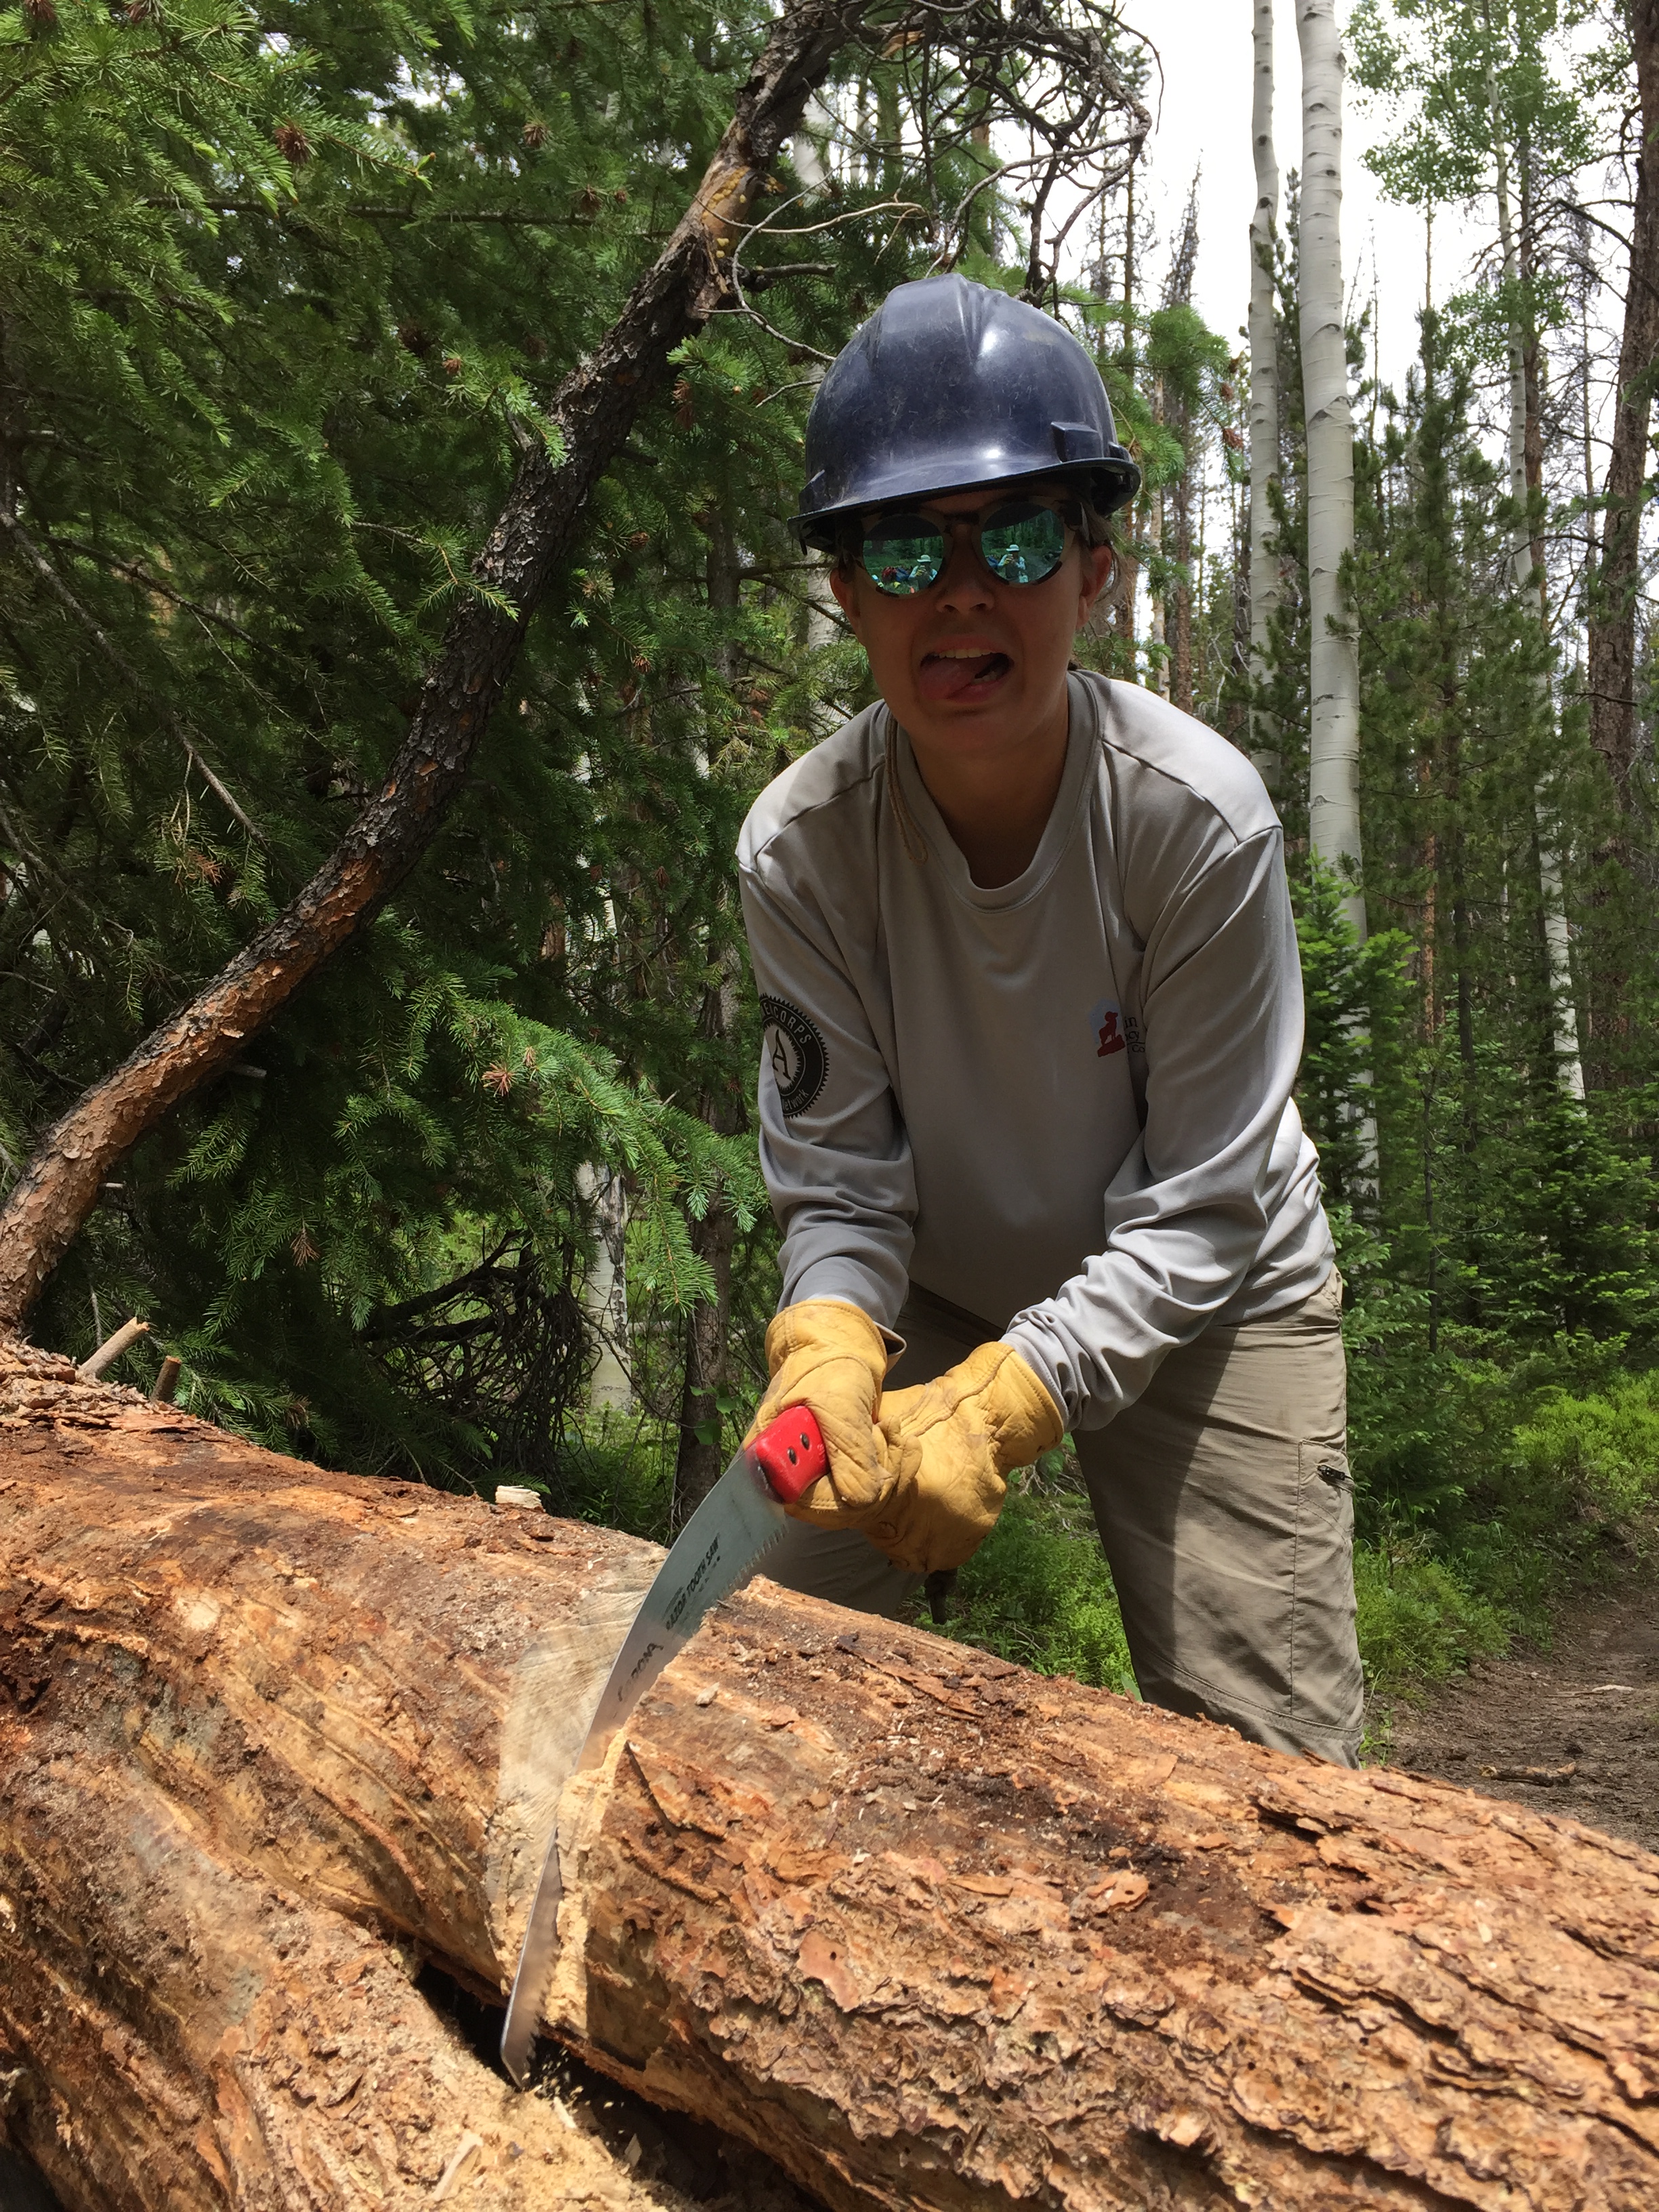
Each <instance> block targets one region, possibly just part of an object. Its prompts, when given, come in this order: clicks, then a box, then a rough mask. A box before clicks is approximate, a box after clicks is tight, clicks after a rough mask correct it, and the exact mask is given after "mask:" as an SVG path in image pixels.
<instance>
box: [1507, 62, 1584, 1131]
mask: <svg viewBox="0 0 1659 2212" xmlns="http://www.w3.org/2000/svg"><path fill="white" fill-rule="evenodd" d="M1486 98H1487V104H1488V106H1489V107H1490V109H1491V112H1492V153H1493V159H1494V161H1495V164H1496V170H1497V175H1496V179H1495V186H1496V191H1497V196H1498V245H1499V247H1500V250H1501V251H1502V253H1503V257H1504V283H1505V285H1506V286H1507V287H1509V288H1510V297H1511V298H1513V297H1514V296H1515V288H1516V286H1517V285H1518V284H1519V283H1520V279H1521V274H1522V268H1521V255H1520V249H1519V246H1518V245H1517V243H1516V234H1515V220H1514V215H1513V211H1512V209H1511V206H1510V149H1509V135H1508V121H1507V118H1506V117H1505V115H1504V107H1503V102H1502V100H1501V99H1500V98H1499V94H1498V70H1497V64H1496V62H1495V60H1494V59H1493V58H1492V55H1491V54H1490V53H1489V54H1488V56H1487V59H1486ZM1508 344H1509V363H1510V434H1509V461H1510V499H1511V501H1513V502H1514V505H1515V509H1516V519H1515V524H1514V527H1513V529H1512V531H1511V533H1510V569H1511V572H1512V574H1513V575H1514V579H1515V587H1516V591H1517V592H1519V593H1520V595H1521V599H1522V605H1524V606H1525V608H1526V610H1527V611H1528V614H1530V615H1531V616H1532V617H1533V618H1534V621H1536V623H1538V625H1539V628H1540V629H1543V628H1544V627H1545V623H1544V592H1543V583H1542V575H1541V552H1540V548H1539V547H1538V545H1537V544H1536V542H1535V541H1534V538H1533V534H1532V516H1531V497H1530V493H1531V486H1530V484H1529V483H1528V468H1527V456H1528V447H1530V446H1531V444H1532V442H1533V433H1532V427H1531V425H1532V420H1533V416H1534V408H1533V407H1532V406H1531V405H1529V404H1528V402H1529V392H1528V374H1527V356H1528V340H1527V333H1526V332H1525V331H1523V330H1522V326H1521V324H1520V322H1519V321H1518V320H1516V319H1514V318H1511V319H1510V324H1509V328H1508ZM1539 708H1540V711H1541V713H1543V714H1546V715H1547V716H1549V717H1550V718H1551V719H1552V720H1553V715H1554V703H1553V700H1552V699H1551V697H1550V690H1549V679H1548V678H1547V677H1541V678H1539ZM1533 818H1534V823H1535V825H1536V829H1537V833H1538V897H1539V905H1540V908H1541V914H1542V917H1543V928H1542V935H1543V940H1544V961H1545V969H1546V973H1547V977H1548V981H1549V994H1550V1009H1551V1012H1550V1030H1551V1038H1550V1042H1551V1046H1552V1050H1553V1057H1554V1060H1555V1076H1556V1080H1557V1082H1558V1083H1559V1085H1560V1087H1561V1089H1562V1090H1563V1091H1565V1093H1566V1094H1567V1096H1568V1097H1570V1098H1577V1099H1579V1100H1582V1099H1583V1096H1584V1070H1583V1061H1582V1060H1581V1058H1580V1055H1579V1050H1578V1012H1577V1000H1576V999H1575V996H1574V992H1573V984H1572V962H1571V952H1570V940H1569V938H1568V933H1567V917H1566V906H1565V892H1564V887H1563V884H1562V880H1561V854H1560V832H1559V824H1558V823H1557V820H1556V818H1555V810H1554V808H1553V805H1552V804H1551V802H1550V797H1549V793H1548V792H1547V789H1544V788H1542V787H1541V788H1539V789H1537V790H1535V791H1534V793H1533Z"/></svg>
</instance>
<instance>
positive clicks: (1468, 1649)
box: [1353, 1538, 1510, 1698]
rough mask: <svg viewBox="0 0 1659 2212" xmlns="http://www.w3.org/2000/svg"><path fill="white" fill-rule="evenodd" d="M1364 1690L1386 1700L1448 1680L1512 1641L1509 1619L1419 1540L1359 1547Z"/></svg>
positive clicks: (1357, 1579) (1356, 1559)
mask: <svg viewBox="0 0 1659 2212" xmlns="http://www.w3.org/2000/svg"><path fill="white" fill-rule="evenodd" d="M1353 1579H1354V1597H1355V1600H1356V1601H1357V1603H1358V1632H1359V1656H1360V1658H1361V1660H1362V1662H1364V1668H1365V1686H1366V1688H1367V1690H1368V1691H1369V1692H1370V1693H1371V1694H1372V1695H1373V1696H1376V1697H1382V1698H1389V1697H1392V1696H1398V1695H1399V1694H1401V1692H1413V1691H1416V1690H1419V1689H1421V1688H1422V1687H1423V1686H1425V1685H1427V1684H1430V1683H1434V1682H1442V1681H1444V1680H1445V1679H1446V1677H1447V1676H1448V1675H1449V1674H1456V1673H1458V1672H1459V1671H1461V1669H1462V1668H1465V1667H1467V1666H1468V1663H1469V1661H1470V1660H1471V1659H1473V1658H1476V1657H1479V1656H1483V1655H1486V1654H1490V1653H1494V1652H1500V1651H1503V1650H1505V1649H1507V1647H1508V1644H1509V1633H1510V1628H1509V1622H1508V1620H1506V1618H1505V1616H1504V1613H1502V1612H1501V1611H1500V1609H1499V1608H1498V1607H1496V1606H1495V1605H1493V1604H1492V1603H1491V1602H1490V1601H1489V1600H1487V1599H1485V1598H1483V1597H1480V1595H1477V1594H1476V1593H1475V1592H1474V1591H1473V1590H1472V1589H1469V1588H1468V1585H1467V1583H1465V1581H1464V1580H1463V1578H1462V1577H1461V1576H1460V1575H1459V1574H1458V1573H1457V1572H1456V1571H1455V1569H1454V1568H1453V1567H1452V1566H1450V1565H1448V1563H1447V1562H1446V1561H1445V1560H1444V1559H1440V1558H1437V1557H1436V1556H1435V1555H1434V1554H1433V1553H1432V1552H1431V1551H1430V1549H1429V1548H1428V1547H1427V1546H1426V1545H1425V1543H1424V1542H1423V1541H1422V1540H1421V1539H1409V1538H1408V1539H1405V1540H1403V1541H1392V1542H1388V1543H1384V1544H1382V1545H1379V1546H1372V1545H1370V1544H1358V1545H1356V1546H1355V1547H1354V1559H1353Z"/></svg>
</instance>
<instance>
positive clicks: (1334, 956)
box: [1291, 857, 1411, 1205]
mask: <svg viewBox="0 0 1659 2212" xmlns="http://www.w3.org/2000/svg"><path fill="white" fill-rule="evenodd" d="M1343 897H1344V885H1343V882H1342V878H1340V876H1339V875H1338V874H1337V873H1336V871H1335V870H1334V868H1331V867H1329V866H1327V865H1326V864H1325V863H1324V862H1323V861H1322V860H1319V859H1318V858H1317V857H1314V858H1313V859H1312V860H1310V866H1309V872H1308V874H1307V876H1306V877H1305V878H1301V879H1297V880H1293V881H1292V883H1291V905H1292V906H1293V908H1294V909H1295V913H1296V937H1297V949H1298V951H1300V953H1301V956H1302V988H1303V994H1304V1003H1305V1006H1306V1009H1307V1042H1306V1044H1305V1045H1304V1048H1303V1054H1302V1071H1301V1074H1300V1076H1299V1077H1298V1079H1297V1104H1298V1106H1299V1108H1300V1109H1301V1114H1302V1119H1303V1121H1304V1126H1305V1127H1306V1128H1307V1130H1308V1133H1309V1134H1310V1136H1311V1137H1312V1138H1313V1139H1314V1142H1315V1143H1316V1145H1317V1146H1318V1147H1319V1158H1320V1167H1321V1170H1322V1176H1323V1179H1324V1186H1325V1191H1326V1194H1327V1196H1328V1199H1329V1200H1331V1202H1332V1203H1333V1204H1335V1205H1341V1204H1342V1203H1344V1202H1345V1200H1347V1199H1349V1198H1351V1197H1352V1194H1354V1193H1355V1192H1356V1191H1357V1190H1359V1189H1361V1188H1363V1187H1364V1182H1365V1180H1366V1177H1367V1175H1368V1173H1369V1172H1370V1170H1369V1168H1368V1164H1367V1158H1366V1155H1367V1150H1368V1147H1367V1143H1366V1139H1365V1136H1364V1131H1365V1128H1366V1127H1367V1125H1368V1124H1374V1123H1375V1121H1376V1117H1377V1115H1378V1113H1379V1111H1380V1110H1383V1108H1384V1107H1386V1105H1388V1104H1389V1103H1392V1102H1393V1101H1394V1099H1395V1097H1396V1096H1397V1094H1398V1092H1399V1090H1400V1086H1401V1078H1402V1060H1403V1054H1402V1052H1401V1043H1400V1036H1401V1028H1402V1026H1403V1019H1404V1015H1405V1010H1406V1006H1407V999H1408V996H1409V992H1408V987H1407V981H1406V976H1405V969H1404V963H1405V960H1406V957H1407V954H1408V953H1409V951H1410V950H1411V940H1410V939H1409V938H1408V937H1407V935H1406V933H1405V932H1404V931H1403V930H1397V929H1385V930H1379V931H1376V932H1375V933H1373V934H1371V935H1370V936H1369V937H1367V939H1365V941H1364V944H1363V945H1362V944H1361V943H1360V942H1359V940H1358V937H1357V936H1356V935H1355V933H1354V929H1353V925H1352V922H1351V921H1349V920H1348V919H1347V916H1346V914H1345V912H1344V910H1343Z"/></svg>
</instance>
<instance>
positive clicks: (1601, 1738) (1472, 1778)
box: [1387, 1560, 1659, 1851]
mask: <svg viewBox="0 0 1659 2212" xmlns="http://www.w3.org/2000/svg"><path fill="white" fill-rule="evenodd" d="M1391 1723H1392V1739H1393V1740H1392V1742H1391V1743H1390V1745H1389V1755H1388V1759H1387V1764H1389V1765H1391V1766H1403V1767H1408V1768H1410V1769H1412V1770H1413V1771H1414V1772H1416V1773H1419V1774H1425V1775H1432V1776H1435V1777H1437V1778H1439V1779H1441V1780H1443V1781H1447V1782H1457V1783H1462V1784H1467V1785H1468V1788H1470V1789H1471V1790H1476V1791H1478V1792H1479V1793H1480V1795H1481V1796H1485V1797H1505V1798H1510V1799H1513V1800H1516V1801H1517V1802H1520V1803H1521V1804H1523V1805H1528V1806H1531V1807H1532V1808H1534V1809H1535V1810H1537V1811H1540V1812H1550V1813H1565V1814H1568V1815H1569V1816H1570V1817H1571V1819H1573V1820H1583V1822H1584V1823H1585V1824H1586V1826H1589V1827H1593V1828H1600V1829H1601V1830H1602V1831H1603V1832H1605V1833H1606V1834H1607V1835H1612V1836H1622V1837H1624V1838H1626V1839H1627V1840H1628V1841H1629V1842H1631V1843H1635V1844H1641V1845H1642V1847H1643V1848H1644V1850H1650V1851H1659V1571H1656V1566H1655V1563H1654V1562H1653V1561H1652V1560H1649V1561H1646V1562H1645V1563H1644V1565H1642V1566H1640V1567H1632V1568H1630V1569H1627V1570H1626V1571H1625V1572H1624V1573H1623V1574H1622V1575H1620V1576H1619V1577H1617V1579H1616V1580H1614V1581H1613V1582H1612V1583H1603V1585H1602V1586H1601V1589H1598V1590H1595V1591H1594V1592H1585V1593H1582V1594H1580V1595H1578V1596H1577V1597H1575V1598H1571V1599H1569V1600H1567V1601H1565V1602H1564V1603H1563V1604H1562V1605H1561V1606H1560V1607H1559V1609H1558V1611H1557V1613H1556V1617H1555V1621H1554V1624H1553V1632H1552V1634H1551V1636H1550V1638H1549V1641H1548V1644H1547V1645H1546V1646H1542V1647H1541V1646H1539V1645H1534V1644H1517V1645H1516V1648H1515V1650H1512V1651H1510V1652H1509V1653H1508V1654H1506V1655H1505V1656H1504V1657H1503V1658H1501V1659H1477V1660H1476V1661H1475V1662H1474V1663H1473V1665H1472V1666H1471V1667H1470V1668H1469V1671H1468V1674H1465V1675H1462V1676H1461V1677H1460V1678H1459V1679H1458V1680H1455V1682H1450V1683H1446V1684H1443V1685H1442V1686H1439V1687H1437V1689H1435V1690H1433V1691H1431V1692H1428V1693H1427V1695H1426V1696H1425V1699H1424V1701H1423V1702H1422V1703H1421V1704H1420V1705H1404V1704H1401V1703H1398V1702H1396V1703H1395V1705H1394V1708H1393V1711H1392V1715H1391Z"/></svg>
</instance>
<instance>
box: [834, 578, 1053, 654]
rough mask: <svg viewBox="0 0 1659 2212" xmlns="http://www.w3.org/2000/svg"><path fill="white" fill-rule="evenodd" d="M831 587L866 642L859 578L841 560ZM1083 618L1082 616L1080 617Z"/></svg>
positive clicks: (850, 624)
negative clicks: (861, 619) (860, 609)
mask: <svg viewBox="0 0 1659 2212" xmlns="http://www.w3.org/2000/svg"><path fill="white" fill-rule="evenodd" d="M829 588H830V590H831V591H832V592H834V593H835V595H836V605H837V606H838V607H839V608H840V609H841V611H842V614H844V615H845V616H846V617H847V624H848V629H850V630H851V631H852V633H853V635H854V637H855V638H857V639H858V641H859V642H860V645H861V644H862V643H863V642H864V628H863V624H862V623H861V621H860V611H859V580H858V578H857V577H856V576H855V575H854V574H853V572H852V570H851V569H850V568H842V565H841V563H840V562H836V566H835V567H834V568H831V570H830V571H829ZM1079 620H1081V617H1079Z"/></svg>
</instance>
